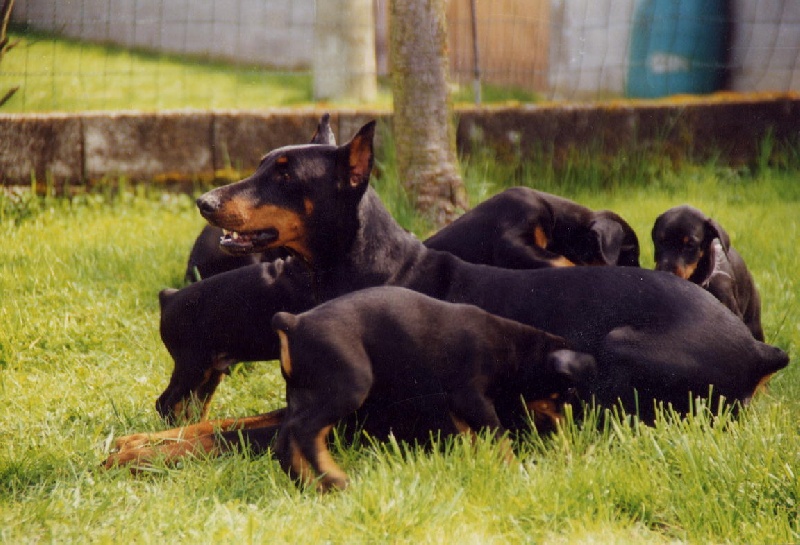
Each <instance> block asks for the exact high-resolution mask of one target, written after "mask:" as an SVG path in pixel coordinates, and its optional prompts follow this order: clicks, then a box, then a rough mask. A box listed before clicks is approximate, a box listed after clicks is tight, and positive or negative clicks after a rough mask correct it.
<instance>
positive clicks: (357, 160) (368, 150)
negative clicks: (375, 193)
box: [344, 120, 375, 189]
mask: <svg viewBox="0 0 800 545" xmlns="http://www.w3.org/2000/svg"><path fill="white" fill-rule="evenodd" d="M374 138H375V121H374V120H373V121H370V122H369V123H367V124H366V125H364V126H363V127H361V129H360V130H359V131H358V133H356V135H355V136H354V137H353V139H352V140H350V142H348V143H347V144H345V145H344V149H345V150H346V152H347V180H348V184H349V187H350V188H351V189H356V188H359V187H362V186H363V187H366V184H367V183H368V182H369V175H370V173H371V172H372V164H373V161H374V150H373V140H374Z"/></svg>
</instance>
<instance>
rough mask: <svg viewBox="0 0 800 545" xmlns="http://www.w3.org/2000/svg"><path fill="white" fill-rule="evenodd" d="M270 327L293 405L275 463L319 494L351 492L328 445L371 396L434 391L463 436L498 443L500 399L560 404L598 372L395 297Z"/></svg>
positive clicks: (362, 300) (462, 317)
mask: <svg viewBox="0 0 800 545" xmlns="http://www.w3.org/2000/svg"><path fill="white" fill-rule="evenodd" d="M272 326H273V328H274V329H275V331H276V332H277V333H278V336H279V337H280V339H281V370H282V372H283V376H284V378H285V379H286V401H287V412H286V416H285V418H284V421H283V426H282V427H281V431H280V434H279V435H278V443H277V447H276V453H277V455H278V459H279V460H280V462H281V465H282V466H283V467H284V469H286V470H287V471H288V472H289V473H290V474H292V475H295V476H296V477H298V478H300V479H301V480H303V481H304V482H306V484H308V483H310V482H312V481H313V480H314V479H316V478H317V477H320V481H319V486H320V488H321V489H323V490H324V489H328V488H331V487H334V488H339V489H341V488H345V487H346V486H347V476H346V475H345V473H344V472H343V471H342V470H341V469H340V468H339V466H338V465H337V464H336V463H335V462H334V461H333V459H332V457H331V455H330V452H329V451H328V449H327V446H326V443H327V441H326V436H327V435H328V432H329V431H330V429H331V428H332V427H333V426H334V425H335V424H336V423H338V422H339V421H340V420H342V419H343V418H345V417H347V416H349V415H350V414H351V413H353V412H355V411H356V410H357V409H359V408H360V407H361V406H362V405H363V404H364V402H365V401H366V399H367V397H368V396H370V395H371V396H373V397H377V398H379V399H380V400H381V403H383V404H386V405H390V404H392V403H396V402H398V401H402V400H404V399H407V398H408V397H409V396H413V395H414V394H415V392H419V391H420V387H419V385H420V384H425V383H435V384H437V385H438V387H439V388H441V389H442V391H443V392H444V394H445V397H446V406H447V410H448V412H449V414H450V418H452V420H453V423H454V424H455V426H456V428H457V429H458V430H459V431H461V432H462V433H469V432H477V431H478V430H481V429H488V430H491V431H492V432H494V433H495V434H498V435H499V434H501V433H502V432H503V425H502V424H501V423H500V419H499V418H498V415H497V413H496V411H495V406H494V403H493V399H494V398H495V397H496V396H498V395H502V396H506V397H515V398H517V399H520V398H522V399H524V400H525V403H526V404H534V403H535V402H537V401H539V400H546V401H549V402H554V401H556V400H558V399H561V398H562V397H565V396H567V395H568V394H569V392H570V390H571V389H573V388H575V387H578V386H579V385H580V384H583V383H588V382H590V381H591V380H592V377H593V375H594V372H595V361H594V358H593V357H592V356H590V355H588V354H583V353H579V352H573V351H571V350H567V349H566V348H567V343H566V341H565V340H564V339H562V338H561V337H556V336H554V335H550V334H548V333H545V332H543V331H541V330H539V329H536V328H533V327H531V326H526V325H523V324H521V323H519V322H515V321H512V320H509V319H506V318H501V317H498V316H495V315H492V314H489V313H488V312H486V311H484V310H481V309H479V308H478V307H475V306H472V305H464V304H453V303H446V302H443V301H439V300H436V299H433V298H431V297H428V296H425V295H422V294H420V293H418V292H414V291H411V290H408V289H405V288H399V287H379V288H371V289H366V290H361V291H357V292H354V293H352V294H349V295H344V296H342V297H339V298H337V299H333V300H331V301H328V302H327V303H323V304H322V305H320V306H318V307H316V308H314V309H312V310H310V311H307V312H304V313H302V314H299V315H295V314H289V313H285V312H280V313H278V314H276V315H275V317H274V318H273V319H272ZM506 448H507V445H506ZM507 454H508V455H510V454H511V451H510V450H508V451H507Z"/></svg>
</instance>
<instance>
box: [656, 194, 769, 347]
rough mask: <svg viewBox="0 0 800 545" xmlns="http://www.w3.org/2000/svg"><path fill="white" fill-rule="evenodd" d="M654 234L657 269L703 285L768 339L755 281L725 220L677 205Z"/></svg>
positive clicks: (760, 337) (659, 220)
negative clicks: (728, 230)
mask: <svg viewBox="0 0 800 545" xmlns="http://www.w3.org/2000/svg"><path fill="white" fill-rule="evenodd" d="M652 236H653V246H654V247H655V262H656V270H658V271H667V272H671V273H673V274H675V275H677V276H680V277H681V278H684V279H686V280H689V281H690V282H693V283H695V284H698V285H699V286H702V287H703V288H705V289H706V290H708V291H709V292H711V294H712V295H714V297H716V298H717V299H719V300H720V301H721V302H722V303H723V304H724V305H725V306H726V307H728V308H729V309H731V310H732V311H733V313H734V314H736V315H737V316H738V317H739V318H741V319H742V320H743V321H744V323H745V324H747V327H748V328H749V329H750V331H751V332H752V333H753V337H755V338H756V339H758V340H759V341H763V340H764V331H763V329H762V327H761V299H760V297H759V295H758V290H757V289H756V285H755V282H754V281H753V277H752V275H751V274H750V271H748V270H747V266H746V265H745V263H744V260H743V259H742V257H741V256H740V255H739V253H738V252H737V251H736V250H734V249H733V248H732V247H731V239H730V237H729V236H728V233H727V232H725V230H724V229H723V228H722V226H721V225H720V224H719V223H717V222H716V221H715V220H713V219H712V218H710V217H708V216H706V215H705V214H704V213H703V212H701V211H700V210H698V209H697V208H694V207H691V206H688V205H682V206H676V207H674V208H670V209H669V210H667V211H666V212H664V213H663V214H661V215H660V216H659V217H658V218H657V219H656V222H655V225H653V233H652Z"/></svg>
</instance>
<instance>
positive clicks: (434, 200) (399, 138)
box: [390, 0, 467, 226]
mask: <svg viewBox="0 0 800 545" xmlns="http://www.w3.org/2000/svg"><path fill="white" fill-rule="evenodd" d="M444 8H445V5H444V0H391V3H390V9H391V21H390V55H391V64H392V94H393V98H394V141H395V146H396V152H397V170H398V175H399V176H400V179H401V181H402V183H403V185H404V186H405V188H406V191H408V192H409V194H410V195H411V196H412V198H413V199H414V200H415V202H416V205H417V208H418V209H419V210H420V211H421V212H423V213H424V214H426V215H428V216H429V217H430V218H431V220H432V221H433V222H434V223H435V224H436V225H437V226H442V225H445V224H447V223H448V222H450V221H452V220H453V219H455V218H456V217H457V216H458V215H459V214H460V213H461V212H463V211H464V210H465V209H466V208H467V198H466V192H465V190H464V183H463V181H462V180H461V176H460V174H459V171H458V155H457V152H456V140H455V127H454V124H453V115H452V105H451V103H450V95H449V89H448V56H447V25H446V20H445V9H444Z"/></svg>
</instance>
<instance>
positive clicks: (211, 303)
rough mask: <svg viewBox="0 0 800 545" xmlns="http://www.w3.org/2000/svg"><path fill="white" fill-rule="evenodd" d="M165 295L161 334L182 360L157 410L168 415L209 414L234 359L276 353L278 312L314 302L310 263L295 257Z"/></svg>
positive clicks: (161, 299) (161, 298)
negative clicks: (274, 318)
mask: <svg viewBox="0 0 800 545" xmlns="http://www.w3.org/2000/svg"><path fill="white" fill-rule="evenodd" d="M159 302H160V304H161V339H162V341H163V342H164V346H166V348H167V350H168V351H169V353H170V355H171V356H172V359H173V360H174V362H175V366H174V368H173V371H172V376H171V378H170V381H169V384H168V385H167V388H166V389H165V390H164V392H163V393H162V394H161V395H160V396H159V398H158V400H157V401H156V410H157V411H158V413H159V414H160V415H161V416H162V417H164V418H165V419H166V420H167V421H169V422H177V421H185V420H196V419H198V418H200V419H204V418H205V417H206V415H207V413H208V404H209V403H210V402H211V397H212V396H213V394H214V391H215V389H216V387H217V385H218V384H219V382H220V380H222V377H223V374H224V373H225V372H226V371H227V370H228V367H229V366H230V365H232V364H234V363H238V362H240V361H261V360H264V359H270V358H269V357H268V356H269V355H270V354H277V351H278V339H277V338H276V337H275V336H274V335H272V334H270V332H269V330H268V327H269V323H270V320H271V319H272V316H273V314H275V313H276V312H278V311H279V310H285V311H289V312H301V311H303V310H307V309H309V308H311V307H312V306H314V298H313V296H312V290H311V279H310V276H309V274H308V269H307V268H306V266H305V265H303V264H302V263H300V262H298V261H297V260H296V259H294V258H288V259H286V260H283V259H278V260H275V261H274V262H270V263H261V264H256V265H250V266H248V267H241V268H238V269H235V270H232V271H226V272H223V273H220V274H217V275H214V276H211V277H210V278H207V279H205V280H203V281H202V282H196V283H194V284H191V285H189V286H186V287H185V288H183V289H180V290H176V289H172V288H169V289H165V290H162V291H161V292H160V293H159ZM265 356H267V357H265Z"/></svg>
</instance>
